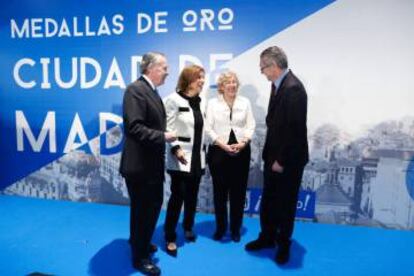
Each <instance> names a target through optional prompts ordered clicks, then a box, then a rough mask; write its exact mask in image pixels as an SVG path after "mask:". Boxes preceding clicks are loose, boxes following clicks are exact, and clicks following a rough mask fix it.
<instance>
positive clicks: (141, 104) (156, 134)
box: [123, 86, 165, 146]
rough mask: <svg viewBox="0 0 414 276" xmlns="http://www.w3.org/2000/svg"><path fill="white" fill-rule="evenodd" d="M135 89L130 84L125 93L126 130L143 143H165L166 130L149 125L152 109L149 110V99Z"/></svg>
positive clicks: (154, 144)
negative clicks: (148, 115) (149, 115)
mask: <svg viewBox="0 0 414 276" xmlns="http://www.w3.org/2000/svg"><path fill="white" fill-rule="evenodd" d="M135 89H136V88H134V87H133V86H129V87H128V88H127V90H126V91H125V94H124V101H123V105H124V122H125V125H124V127H125V128H126V132H127V133H128V135H130V136H131V137H132V138H133V139H135V140H137V141H139V142H141V143H143V144H147V145H153V146H156V145H162V144H164V143H165V138H164V132H163V131H160V130H157V129H153V128H151V127H150V126H148V118H147V114H148V113H149V112H151V110H149V107H148V101H147V99H146V98H145V97H144V96H143V94H142V93H138V92H137V91H136V90H135ZM152 112H155V111H152Z"/></svg>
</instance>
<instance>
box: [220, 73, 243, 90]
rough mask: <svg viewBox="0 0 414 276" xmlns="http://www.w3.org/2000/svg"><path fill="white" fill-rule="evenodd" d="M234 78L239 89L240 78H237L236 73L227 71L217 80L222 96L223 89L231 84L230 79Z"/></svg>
mask: <svg viewBox="0 0 414 276" xmlns="http://www.w3.org/2000/svg"><path fill="white" fill-rule="evenodd" d="M232 78H234V80H235V81H236V82H237V88H239V86H240V82H239V78H238V77H237V75H236V73H234V72H232V71H226V72H223V73H221V74H220V76H219V77H218V79H217V91H218V92H219V93H220V94H223V92H224V91H223V87H224V85H225V84H226V83H227V82H229V80H230V79H232Z"/></svg>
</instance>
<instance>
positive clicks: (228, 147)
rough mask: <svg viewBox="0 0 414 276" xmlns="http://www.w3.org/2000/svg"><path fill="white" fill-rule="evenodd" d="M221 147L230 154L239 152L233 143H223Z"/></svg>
mask: <svg viewBox="0 0 414 276" xmlns="http://www.w3.org/2000/svg"><path fill="white" fill-rule="evenodd" d="M220 147H221V148H222V149H223V150H224V151H225V152H227V153H228V154H230V155H236V154H237V151H236V149H235V148H234V147H233V145H227V144H222V145H221V146H220Z"/></svg>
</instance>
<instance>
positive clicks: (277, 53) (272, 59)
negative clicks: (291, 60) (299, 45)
mask: <svg viewBox="0 0 414 276" xmlns="http://www.w3.org/2000/svg"><path fill="white" fill-rule="evenodd" d="M260 58H261V59H263V60H264V62H266V63H275V64H276V65H277V66H278V67H279V68H280V69H286V68H288V60H287V56H286V54H285V52H284V51H283V50H282V48H279V47H277V46H272V47H269V48H267V49H266V50H264V51H263V52H262V53H261V54H260Z"/></svg>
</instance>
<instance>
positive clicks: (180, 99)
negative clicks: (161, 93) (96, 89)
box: [164, 65, 205, 257]
mask: <svg viewBox="0 0 414 276" xmlns="http://www.w3.org/2000/svg"><path fill="white" fill-rule="evenodd" d="M204 75H205V73H204V69H203V68H202V67H200V66H197V65H191V66H188V67H186V68H184V69H183V71H182V72H181V74H180V76H179V79H178V83H177V88H176V93H172V94H171V95H169V96H168V97H167V98H166V99H165V110H166V113H167V129H168V131H173V132H176V133H177V140H176V141H175V142H172V143H170V144H167V172H168V173H169V174H170V176H171V196H170V199H169V201H168V206H167V215H166V219H165V224H164V232H165V240H166V251H167V253H168V254H169V255H171V256H174V257H175V256H177V253H178V250H177V244H176V239H177V234H176V228H177V223H178V220H179V217H180V211H181V207H182V205H183V203H184V220H183V228H184V236H185V238H186V239H187V240H188V241H191V242H195V240H196V235H195V234H194V232H193V229H192V228H193V225H194V217H195V213H196V206H197V196H198V190H199V186H200V179H201V176H202V174H204V170H205V148H204V146H203V145H204V119H203V114H204V112H205V108H204V106H203V102H202V101H201V98H200V97H199V94H200V92H201V90H202V89H203V86H204Z"/></svg>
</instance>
